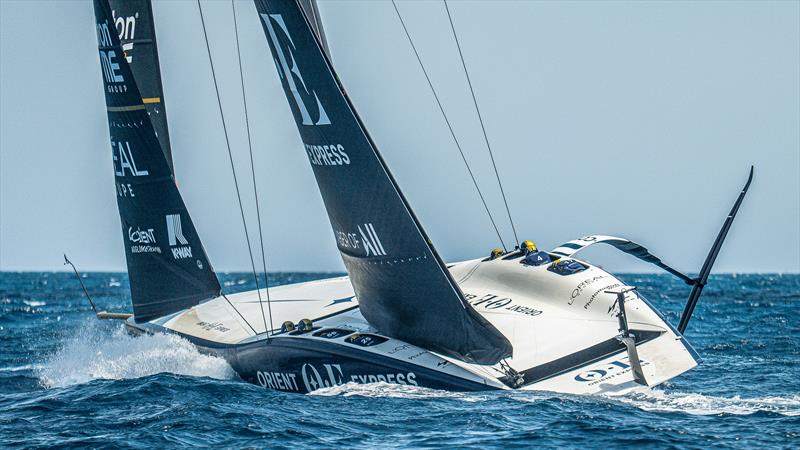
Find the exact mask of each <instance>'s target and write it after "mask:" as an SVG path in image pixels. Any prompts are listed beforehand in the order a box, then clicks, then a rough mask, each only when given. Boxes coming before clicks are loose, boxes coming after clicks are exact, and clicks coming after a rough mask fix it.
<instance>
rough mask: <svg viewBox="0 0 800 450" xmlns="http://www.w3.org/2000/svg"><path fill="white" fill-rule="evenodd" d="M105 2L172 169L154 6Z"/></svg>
mask: <svg viewBox="0 0 800 450" xmlns="http://www.w3.org/2000/svg"><path fill="white" fill-rule="evenodd" d="M108 3H109V6H110V7H111V20H112V22H113V24H114V28H115V29H116V30H117V36H119V40H120V43H121V44H122V51H123V52H124V55H125V60H126V61H127V62H128V67H130V69H131V72H133V77H134V78H135V80H136V86H137V87H138V88H139V93H140V94H141V95H142V102H143V103H144V107H145V109H146V110H147V113H148V114H149V115H150V121H151V122H152V123H153V129H154V130H155V132H156V136H158V143H159V144H161V149H162V150H163V151H164V156H166V158H167V164H169V167H170V169H172V168H173V167H172V149H171V148H170V143H169V129H168V127H167V112H166V109H165V106H164V88H163V87H162V84H161V68H160V67H159V64H158V46H157V45H156V28H155V23H154V22H153V5H152V4H151V2H150V0H108Z"/></svg>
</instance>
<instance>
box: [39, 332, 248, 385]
mask: <svg viewBox="0 0 800 450" xmlns="http://www.w3.org/2000/svg"><path fill="white" fill-rule="evenodd" d="M36 372H37V375H38V377H39V380H40V382H41V384H42V385H43V386H44V387H47V388H52V387H64V386H70V385H74V384H81V383H87V382H89V381H92V380H96V379H110V380H120V379H127V378H139V377H145V376H148V375H154V374H157V373H164V372H168V373H174V374H179V375H188V376H196V377H210V378H216V379H230V378H234V377H235V373H234V371H233V369H231V367H230V366H229V365H228V363H227V362H225V360H223V359H221V358H217V357H213V356H208V355H203V354H201V353H200V352H198V351H197V348H196V347H195V346H194V345H192V344H191V343H190V342H188V341H187V340H185V339H183V338H181V337H178V336H175V335H166V334H155V335H146V336H138V337H132V336H129V335H128V334H127V333H126V332H125V330H124V329H122V328H121V327H120V328H117V329H115V330H114V331H109V330H108V329H101V328H100V327H99V326H97V325H94V324H93V323H90V324H88V325H87V326H86V327H84V328H83V329H81V330H80V332H78V333H77V334H76V335H75V336H74V337H71V338H69V339H67V340H66V342H64V344H63V346H62V347H61V348H60V349H59V350H58V351H56V352H55V353H54V354H53V355H50V357H48V358H47V359H46V360H45V361H44V362H43V363H42V365H41V366H40V367H37V369H36Z"/></svg>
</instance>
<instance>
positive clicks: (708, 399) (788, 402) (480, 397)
mask: <svg viewBox="0 0 800 450" xmlns="http://www.w3.org/2000/svg"><path fill="white" fill-rule="evenodd" d="M310 395H321V396H337V395H340V396H343V397H350V396H360V397H390V398H405V399H419V400H426V399H442V398H447V399H457V400H461V401H465V402H480V401H485V400H490V399H492V398H495V397H497V396H503V397H508V398H510V399H513V400H516V401H520V402H525V403H529V402H533V403H536V402H540V401H543V400H547V399H551V398H567V397H569V398H571V399H573V400H576V399H578V398H580V399H581V400H582V401H588V402H593V401H598V402H606V401H610V402H619V403H623V404H626V405H630V406H634V407H636V408H639V409H642V410H644V411H653V412H680V413H685V414H694V415H718V414H733V415H748V414H754V413H757V412H771V413H777V414H782V415H785V416H800V395H789V396H766V397H756V398H742V397H740V396H738V395H737V396H732V397H719V396H713V395H704V394H697V393H685V392H665V391H661V390H648V391H643V392H642V391H640V392H637V393H634V394H627V395H624V396H583V397H579V396H574V395H566V394H558V393H555V392H546V391H502V392H498V391H493V392H489V391H487V392H447V391H439V390H435V389H426V388H422V387H417V386H407V385H406V386H404V385H398V384H389V383H371V384H356V383H346V384H342V385H339V386H334V387H329V388H324V389H318V390H316V391H314V392H312V393H311V394H310Z"/></svg>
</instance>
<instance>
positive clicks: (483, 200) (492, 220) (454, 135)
mask: <svg viewBox="0 0 800 450" xmlns="http://www.w3.org/2000/svg"><path fill="white" fill-rule="evenodd" d="M392 6H394V10H395V12H396V13H397V18H398V19H400V24H401V25H403V31H405V32H406V37H407V38H408V42H409V44H411V48H412V49H413V50H414V55H415V56H416V57H417V61H418V62H419V67H420V68H421V69H422V73H423V74H425V79H426V80H428V86H430V88H431V92H432V93H433V98H435V99H436V104H437V105H439V111H441V112H442V117H444V121H445V123H446V124H447V128H448V129H449V130H450V135H451V136H453V142H455V144H456V147H457V148H458V152H459V153H460V154H461V159H462V160H464V165H465V166H466V167H467V172H469V176H470V178H472V184H474V185H475V190H477V191H478V196H480V198H481V202H482V203H483V208H484V209H485V210H486V214H487V215H488V216H489V220H490V221H491V222H492V226H493V227H494V232H495V233H497V239H499V240H500V245H501V246H502V247H503V251H507V249H506V243H505V241H503V238H502V237H501V236H500V230H499V229H498V228H497V224H496V223H495V221H494V217H492V213H491V211H489V206H488V205H487V204H486V199H485V198H484V197H483V192H481V188H480V187H478V181H477V180H476V179H475V175H474V174H473V173H472V168H470V166H469V162H467V157H466V156H465V155H464V151H463V150H462V149H461V144H460V143H459V142H458V138H457V137H456V133H455V131H453V126H452V125H451V124H450V120H449V119H448V118H447V114H446V113H445V112H444V107H443V106H442V102H441V101H439V95H437V94H436V89H434V88H433V83H432V82H431V79H430V77H429V76H428V71H427V70H425V65H424V64H422V58H420V56H419V52H417V47H416V46H415V45H414V41H413V40H412V39H411V34H410V33H409V32H408V28H406V23H405V21H403V16H401V15H400V10H399V9H397V3H395V0H392Z"/></svg>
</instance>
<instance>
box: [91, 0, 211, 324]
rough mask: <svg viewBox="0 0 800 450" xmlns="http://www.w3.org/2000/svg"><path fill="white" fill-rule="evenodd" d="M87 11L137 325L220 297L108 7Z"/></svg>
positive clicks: (99, 2)
mask: <svg viewBox="0 0 800 450" xmlns="http://www.w3.org/2000/svg"><path fill="white" fill-rule="evenodd" d="M94 10H95V19H96V28H97V30H96V31H97V39H98V50H99V56H100V65H101V70H102V75H103V89H104V91H105V97H106V107H107V111H108V126H109V132H110V135H111V151H112V159H113V163H114V176H115V182H116V187H117V206H118V207H119V214H120V219H121V222H122V233H123V240H124V242H125V256H126V258H127V262H128V274H129V277H130V286H131V297H132V300H133V313H134V316H135V318H136V320H137V321H140V322H141V321H147V320H151V319H153V318H156V317H160V316H164V315H166V314H170V313H173V312H176V311H179V310H181V309H184V308H187V307H190V306H193V305H196V304H198V303H199V302H200V301H202V300H205V299H208V298H212V297H215V296H217V295H219V293H220V292H221V289H220V285H219V282H218V281H217V278H216V275H215V274H214V271H213V270H212V268H211V264H209V261H208V258H207V257H206V254H205V251H204V250H203V246H202V244H201V243H200V239H199V237H198V236H197V232H196V230H195V228H194V224H193V223H192V220H191V218H190V217H189V213H188V211H187V210H186V206H185V205H184V203H183V199H182V198H181V195H180V193H179V192H178V188H177V186H176V185H175V180H174V178H173V176H172V172H171V171H170V168H169V166H168V164H167V159H166V157H165V156H164V153H163V152H162V148H161V145H160V143H159V141H158V138H157V137H156V133H155V130H154V129H153V124H152V123H151V121H150V119H149V118H148V111H147V108H146V106H145V103H143V101H142V96H141V94H140V91H139V88H138V86H137V83H136V82H135V81H134V76H133V73H132V72H131V69H130V67H129V65H128V62H127V61H126V59H125V54H124V50H123V49H122V46H121V44H120V40H119V37H118V35H117V33H116V31H115V27H114V21H113V16H112V13H111V9H110V7H109V4H108V2H107V1H106V0H95V1H94ZM140 17H141V16H140ZM134 58H136V56H134Z"/></svg>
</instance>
